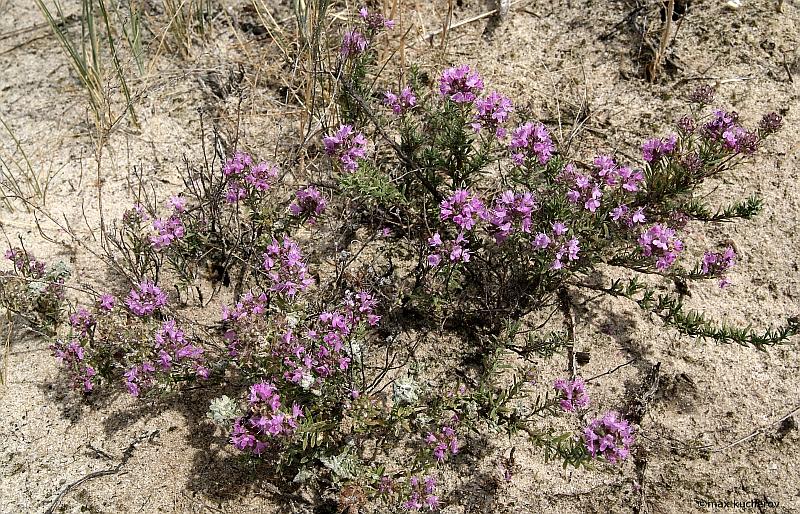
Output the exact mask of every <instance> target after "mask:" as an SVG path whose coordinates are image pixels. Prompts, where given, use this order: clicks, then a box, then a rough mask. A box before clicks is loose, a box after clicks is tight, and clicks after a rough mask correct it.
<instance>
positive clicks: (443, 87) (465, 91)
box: [439, 64, 483, 104]
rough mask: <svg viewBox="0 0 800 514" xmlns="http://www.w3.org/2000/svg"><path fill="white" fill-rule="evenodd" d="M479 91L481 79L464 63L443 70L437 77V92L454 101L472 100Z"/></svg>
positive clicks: (468, 101) (481, 87) (461, 102)
mask: <svg viewBox="0 0 800 514" xmlns="http://www.w3.org/2000/svg"><path fill="white" fill-rule="evenodd" d="M481 91H483V80H481V77H480V75H478V73H477V72H475V73H473V72H472V70H471V69H470V67H469V66H468V65H466V64H462V65H461V66H456V67H454V68H448V69H446V70H444V72H443V73H442V76H441V78H440V79H439V94H440V95H441V96H442V97H443V98H448V99H449V100H450V101H452V102H455V103H459V104H463V103H470V102H474V101H475V99H476V98H477V97H478V94H480V92H481Z"/></svg>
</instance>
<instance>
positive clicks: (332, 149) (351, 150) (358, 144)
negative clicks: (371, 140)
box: [322, 125, 367, 172]
mask: <svg viewBox="0 0 800 514" xmlns="http://www.w3.org/2000/svg"><path fill="white" fill-rule="evenodd" d="M322 141H323V143H324V144H325V153H327V154H328V155H329V156H331V157H336V158H338V159H339V162H341V163H342V167H343V168H344V169H345V170H346V171H351V172H352V171H356V170H357V169H358V161H357V160H356V159H358V158H360V159H363V158H364V156H365V155H366V154H367V138H365V137H364V134H362V133H361V132H355V131H354V129H353V126H352V125H340V126H339V129H338V130H337V131H336V133H335V134H334V135H332V136H325V137H324V138H323V140H322Z"/></svg>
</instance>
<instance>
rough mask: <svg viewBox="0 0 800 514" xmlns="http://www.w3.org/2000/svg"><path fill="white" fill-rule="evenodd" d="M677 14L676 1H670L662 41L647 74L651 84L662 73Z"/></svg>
mask: <svg viewBox="0 0 800 514" xmlns="http://www.w3.org/2000/svg"><path fill="white" fill-rule="evenodd" d="M674 13H675V0H669V4H668V5H667V12H666V18H665V19H664V26H663V27H662V29H661V40H660V41H659V44H658V49H657V50H656V52H655V55H654V56H653V62H651V63H650V64H649V65H648V66H647V74H648V77H649V79H650V82H655V81H656V78H657V77H658V73H659V72H660V71H661V61H662V60H663V59H664V53H665V52H666V51H667V43H668V42H669V34H670V32H671V31H672V16H673V14H674Z"/></svg>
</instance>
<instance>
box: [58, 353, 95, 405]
mask: <svg viewBox="0 0 800 514" xmlns="http://www.w3.org/2000/svg"><path fill="white" fill-rule="evenodd" d="M50 350H51V351H52V352H53V356H54V357H55V358H56V359H58V361H59V362H60V363H61V364H62V365H63V366H64V367H66V368H67V370H68V372H69V374H70V375H71V376H72V379H73V383H74V385H75V386H76V387H79V388H81V389H82V390H83V392H85V393H88V392H90V391H91V390H92V389H94V386H95V384H94V382H93V379H94V377H95V375H97V371H96V370H95V369H94V368H93V367H92V366H90V365H89V364H87V363H86V353H85V349H84V347H83V346H81V344H80V343H79V342H78V341H76V340H72V341H70V342H69V343H66V342H64V341H61V340H59V341H56V342H55V343H54V344H52V345H51V346H50Z"/></svg>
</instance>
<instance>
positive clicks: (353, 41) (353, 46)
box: [339, 29, 367, 59]
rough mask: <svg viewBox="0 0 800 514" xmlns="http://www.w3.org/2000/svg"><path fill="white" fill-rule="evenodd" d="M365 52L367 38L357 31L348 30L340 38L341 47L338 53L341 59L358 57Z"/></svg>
mask: <svg viewBox="0 0 800 514" xmlns="http://www.w3.org/2000/svg"><path fill="white" fill-rule="evenodd" d="M366 50H367V38H365V37H364V34H362V33H361V32H359V31H358V30H357V29H353V30H348V31H347V32H345V33H344V36H343V37H342V47H341V49H340V50H339V52H340V53H341V54H342V58H343V59H349V58H351V57H355V56H356V55H360V54H362V53H364V52H365V51H366Z"/></svg>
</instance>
